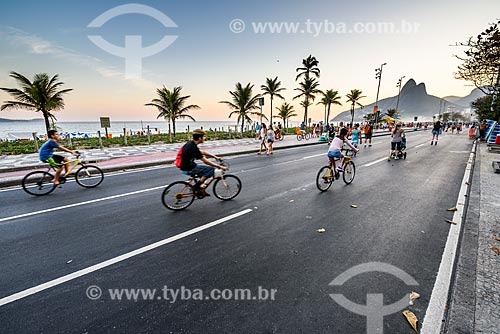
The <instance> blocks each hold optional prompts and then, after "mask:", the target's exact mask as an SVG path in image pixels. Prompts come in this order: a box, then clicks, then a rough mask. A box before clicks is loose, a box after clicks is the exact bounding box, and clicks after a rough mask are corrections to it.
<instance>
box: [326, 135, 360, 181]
mask: <svg viewBox="0 0 500 334" xmlns="http://www.w3.org/2000/svg"><path fill="white" fill-rule="evenodd" d="M346 137H347V129H346V128H342V129H340V133H339V135H338V136H336V137H335V138H333V141H332V143H331V145H330V148H329V149H328V158H330V159H332V160H333V158H339V159H340V162H339V165H338V166H337V170H338V171H340V172H342V171H344V170H343V164H344V155H343V154H342V152H340V150H341V149H342V146H344V144H347V146H349V147H350V148H351V149H352V150H353V151H354V152H355V153H357V152H359V150H358V149H357V148H356V147H354V146H353V145H352V144H351V143H350V142H349V140H347V138H346Z"/></svg>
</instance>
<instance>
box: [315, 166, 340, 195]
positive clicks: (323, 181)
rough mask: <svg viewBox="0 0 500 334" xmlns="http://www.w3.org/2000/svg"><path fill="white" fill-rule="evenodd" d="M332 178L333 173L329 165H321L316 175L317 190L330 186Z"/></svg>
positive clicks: (325, 189)
mask: <svg viewBox="0 0 500 334" xmlns="http://www.w3.org/2000/svg"><path fill="white" fill-rule="evenodd" d="M334 180H335V175H334V174H333V171H332V168H331V167H330V166H324V167H321V169H320V170H319V172H318V175H317V176H316V187H318V189H319V191H327V190H328V189H330V187H331V186H332V183H333V181H334Z"/></svg>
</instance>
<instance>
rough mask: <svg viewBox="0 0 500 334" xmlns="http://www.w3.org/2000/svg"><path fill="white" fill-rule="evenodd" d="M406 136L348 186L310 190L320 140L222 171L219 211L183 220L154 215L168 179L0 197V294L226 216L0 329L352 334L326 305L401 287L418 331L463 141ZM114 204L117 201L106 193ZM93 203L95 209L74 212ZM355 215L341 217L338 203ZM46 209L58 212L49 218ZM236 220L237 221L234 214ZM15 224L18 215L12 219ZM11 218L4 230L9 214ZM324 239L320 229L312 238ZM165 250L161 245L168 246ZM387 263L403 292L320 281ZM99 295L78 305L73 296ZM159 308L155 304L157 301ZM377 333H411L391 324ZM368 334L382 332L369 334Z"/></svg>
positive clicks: (199, 204) (374, 151)
mask: <svg viewBox="0 0 500 334" xmlns="http://www.w3.org/2000/svg"><path fill="white" fill-rule="evenodd" d="M428 139H429V136H428V133H411V134H410V135H409V140H408V145H409V149H408V158H407V160H404V161H403V160H400V161H391V162H387V161H386V160H385V159H384V158H385V157H386V154H387V149H388V146H389V144H388V143H389V138H387V137H381V138H376V139H375V142H374V145H373V147H371V148H366V149H362V152H361V155H360V156H359V157H357V158H356V159H355V162H356V165H357V174H356V178H355V180H354V182H353V183H352V184H351V185H350V186H345V185H344V184H343V183H342V182H336V183H334V184H333V186H332V188H330V190H329V191H328V192H326V193H320V192H319V191H318V190H317V189H316V186H315V176H316V172H317V170H318V169H319V167H321V166H322V165H324V163H325V161H326V158H325V151H326V149H327V146H326V144H325V145H324V146H323V145H316V146H310V147H302V148H294V149H288V150H281V151H277V152H276V153H275V154H274V156H270V157H266V156H256V155H253V154H252V155H243V156H237V157H233V158H231V159H230V163H231V172H233V173H235V174H237V175H238V176H239V177H240V178H241V180H242V182H243V190H242V193H241V194H240V195H239V196H238V197H237V198H236V199H235V200H233V201H229V202H221V201H218V200H217V199H215V198H213V197H211V198H207V199H203V200H196V201H195V203H193V205H192V206H191V207H190V208H189V209H187V210H185V211H183V212H170V211H168V210H167V209H165V208H164V207H162V205H161V202H160V194H161V191H162V187H161V186H163V185H166V184H167V183H168V182H172V181H174V180H177V179H182V178H183V177H182V175H180V174H179V173H178V171H177V170H175V168H165V167H162V168H153V169H148V170H141V171H133V172H128V173H117V174H110V175H107V177H106V179H105V182H104V183H103V184H102V186H100V187H99V188H96V189H90V190H89V189H82V188H79V187H78V186H77V185H76V184H75V183H70V184H66V185H64V187H63V188H62V189H56V191H55V192H54V193H53V194H51V195H49V196H46V197H42V198H33V197H28V196H27V195H26V194H24V193H23V192H22V190H9V191H4V192H2V193H1V194H2V204H3V205H2V207H3V209H2V212H1V213H0V246H1V252H0V266H1V267H2V273H1V275H2V276H1V279H0V291H1V295H0V298H3V297H7V296H11V295H13V294H15V293H17V292H20V291H23V290H25V289H29V288H32V287H35V286H38V285H40V284H42V283H45V282H49V281H51V280H54V279H57V278H59V277H63V276H64V275H68V274H71V273H75V272H77V271H78V270H84V269H86V268H89V267H91V266H93V265H96V264H99V263H102V262H103V261H106V260H109V259H113V258H116V257H118V256H121V255H123V254H126V253H128V252H131V251H133V250H136V249H139V248H141V247H144V246H148V245H151V244H154V243H155V242H159V241H162V240H165V239H167V238H170V237H175V236H179V234H180V233H183V232H185V231H190V230H192V229H194V228H197V227H200V226H205V225H206V224H207V223H210V222H215V221H217V220H218V219H221V218H223V217H227V216H229V215H232V214H235V213H241V215H240V216H238V217H236V218H233V219H230V220H228V221H226V222H223V223H221V224H218V225H215V226H213V227H210V228H207V229H206V230H203V231H201V232H198V233H195V234H192V235H189V236H186V237H184V238H181V239H178V240H175V241H172V242H169V243H168V244H165V245H163V246H161V247H157V248H154V249H152V250H150V251H147V252H143V253H141V254H139V255H136V256H133V257H130V258H128V259H125V260H123V261H121V262H118V263H115V264H113V265H110V266H105V267H104V268H102V269H99V270H96V271H93V272H90V273H88V274H86V275H84V276H81V277H77V278H75V279H72V280H69V281H67V282H64V283H62V284H59V285H55V286H53V287H51V288H49V289H46V290H43V291H41V292H37V293H34V294H32V295H30V296H27V297H25V298H21V299H18V300H15V301H13V302H11V303H8V304H6V305H3V306H0V323H1V324H2V333H86V332H88V333H110V332H117V333H160V332H161V333H170V332H171V333H364V332H367V328H366V326H367V325H366V317H365V316H362V315H357V314H354V313H352V312H350V311H348V310H346V309H345V308H343V307H341V306H340V305H339V304H337V303H336V302H334V301H333V300H332V298H330V296H329V294H343V295H345V296H346V298H348V299H350V300H351V301H353V302H354V303H358V304H366V303H367V294H383V298H384V304H391V303H393V302H396V301H398V300H400V299H401V298H403V297H404V295H405V294H408V293H409V292H410V291H418V292H419V293H420V294H421V296H422V297H421V298H420V299H419V300H417V301H416V302H415V305H414V306H412V307H410V309H411V310H412V311H413V312H414V313H415V314H416V315H417V316H418V317H419V319H420V320H422V319H423V317H424V315H425V312H426V309H427V305H428V302H429V299H430V294H431V291H432V287H433V284H434V280H435V277H436V273H437V270H438V268H439V263H440V260H441V254H442V251H443V248H444V245H445V241H446V237H447V234H448V230H449V228H450V225H448V224H447V223H446V222H445V219H451V218H452V212H447V211H446V209H447V208H449V207H452V206H455V204H456V201H457V196H458V193H459V189H460V181H461V179H462V176H463V173H464V169H465V165H466V163H467V158H468V152H469V151H470V145H471V144H470V142H468V141H467V139H465V136H460V137H456V138H454V137H451V136H447V137H443V138H442V139H441V140H440V142H439V146H437V147H435V146H430V145H429V142H428ZM117 196H120V197H117ZM96 199H102V200H101V201H98V202H92V203H88V202H87V203H86V201H93V200H96ZM352 204H355V205H357V208H352V207H351V205H352ZM62 206H71V207H69V208H61V209H58V210H54V211H49V212H44V211H41V210H47V209H53V208H58V207H62ZM243 210H247V211H244V212H243ZM22 214H30V216H25V217H17V218H16V217H14V216H18V215H22ZM11 217H13V218H11ZM319 228H324V229H325V230H326V232H325V233H318V232H317V230H318V229H319ZM174 239H176V238H174ZM370 262H381V263H386V264H390V265H393V266H395V267H397V268H399V269H401V270H403V271H404V272H406V273H407V274H409V275H410V276H411V277H413V278H414V279H415V280H416V282H417V283H418V284H419V285H418V286H407V285H406V284H405V283H404V282H403V281H401V280H400V279H398V278H395V277H393V276H391V275H389V274H386V273H381V272H372V273H364V274H361V275H358V276H357V277H353V278H351V279H349V280H348V281H347V282H345V284H344V285H342V286H329V283H330V282H331V281H332V280H333V279H335V278H336V277H337V276H339V275H340V274H342V273H343V272H345V271H346V270H348V269H350V268H352V267H354V266H356V265H360V264H365V263H370ZM92 285H97V286H99V287H100V288H101V289H102V291H103V292H104V293H103V296H102V297H101V298H100V299H99V300H97V301H93V300H90V299H89V298H87V296H86V290H87V288H88V287H89V286H92ZM165 285H166V286H168V287H169V288H173V289H175V288H178V289H180V288H181V287H182V286H184V287H185V288H186V289H192V290H194V289H203V291H204V292H205V293H208V292H209V291H210V290H211V289H221V290H222V289H251V291H252V292H254V293H257V291H258V287H259V286H260V287H262V288H264V289H268V290H271V289H276V294H275V300H272V301H271V300H269V299H268V300H246V301H240V300H239V301H235V300H227V301H225V300H224V301H222V300H203V301H197V300H188V301H182V300H177V301H176V302H175V303H173V302H170V301H166V300H158V297H160V296H159V295H160V292H158V295H155V298H154V300H148V301H144V300H138V301H116V300H111V298H110V296H109V294H108V295H107V290H108V289H115V288H150V289H157V290H160V289H162V288H163V287H164V286H165ZM160 298H161V297H160ZM383 330H384V332H385V333H405V332H408V333H409V332H410V331H411V328H410V327H409V325H408V324H407V322H406V320H405V318H404V317H403V316H402V314H401V312H396V313H393V314H391V315H388V316H386V317H385V318H384V322H383ZM378 332H380V333H381V332H382V331H381V330H379V331H378Z"/></svg>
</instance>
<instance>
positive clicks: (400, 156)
mask: <svg viewBox="0 0 500 334" xmlns="http://www.w3.org/2000/svg"><path fill="white" fill-rule="evenodd" d="M395 158H398V159H406V137H401V146H400V150H399V152H398V155H397V156H396V153H395V151H391V154H389V157H388V158H387V160H388V161H391V159H395Z"/></svg>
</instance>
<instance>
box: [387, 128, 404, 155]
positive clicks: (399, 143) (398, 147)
mask: <svg viewBox="0 0 500 334" xmlns="http://www.w3.org/2000/svg"><path fill="white" fill-rule="evenodd" d="M391 137H392V140H391V153H390V154H389V157H388V159H387V160H389V161H391V159H392V158H394V159H395V160H398V159H400V158H406V152H404V153H403V151H404V150H405V149H406V134H405V130H403V128H402V126H401V123H397V124H396V127H395V128H394V130H392V134H391Z"/></svg>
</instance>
